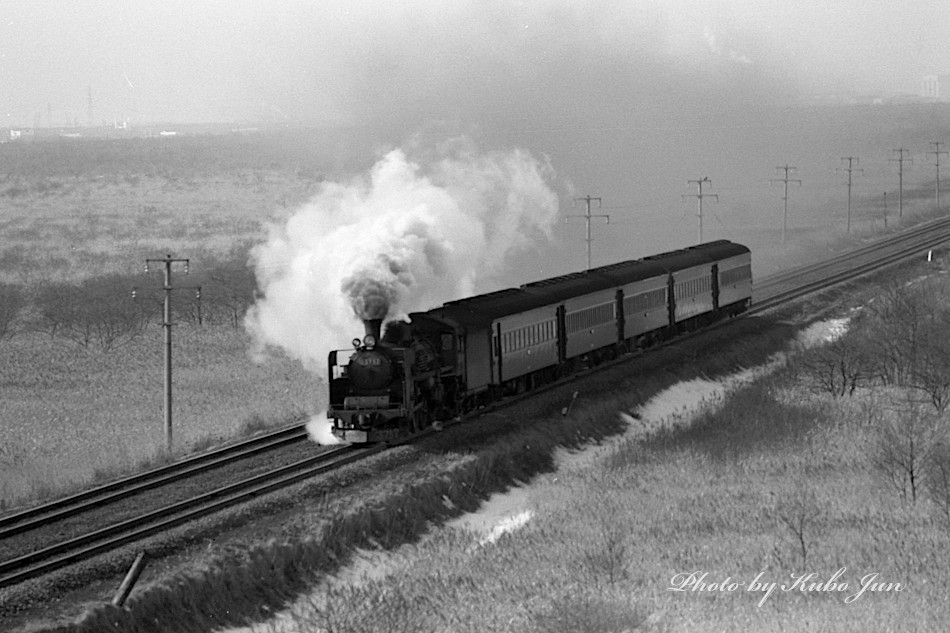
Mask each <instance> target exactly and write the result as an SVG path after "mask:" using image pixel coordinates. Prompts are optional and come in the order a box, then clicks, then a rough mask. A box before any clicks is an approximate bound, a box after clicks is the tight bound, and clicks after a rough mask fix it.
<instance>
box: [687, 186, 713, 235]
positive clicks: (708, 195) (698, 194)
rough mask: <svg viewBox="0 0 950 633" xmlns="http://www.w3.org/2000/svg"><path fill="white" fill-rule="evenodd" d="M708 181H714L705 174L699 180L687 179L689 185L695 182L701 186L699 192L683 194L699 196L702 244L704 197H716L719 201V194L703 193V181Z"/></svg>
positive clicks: (688, 196) (689, 196)
mask: <svg viewBox="0 0 950 633" xmlns="http://www.w3.org/2000/svg"><path fill="white" fill-rule="evenodd" d="M706 182H708V183H709V185H710V186H712V181H711V180H710V179H709V177H708V176H703V177H702V178H700V179H699V180H687V181H686V184H687V185H691V184H694V183H695V184H696V186H697V187H699V193H690V194H685V193H684V194H683V198H697V199H698V200H699V213H698V215H699V243H700V244H702V243H703V198H706V197H709V198H715V199H716V202H719V196H718V195H716V194H714V193H703V183H706Z"/></svg>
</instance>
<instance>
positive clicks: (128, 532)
mask: <svg viewBox="0 0 950 633" xmlns="http://www.w3.org/2000/svg"><path fill="white" fill-rule="evenodd" d="M386 448H387V447H386V446H385V445H375V446H370V447H355V446H351V445H345V446H340V447H337V448H334V449H331V450H329V451H327V452H324V453H321V454H319V455H315V456H313V457H309V458H307V459H303V460H300V461H298V462H295V463H293V464H288V465H286V466H283V467H281V468H279V469H277V470H274V471H270V472H268V473H264V474H261V475H256V476H254V477H250V478H248V479H245V480H242V481H238V482H235V483H233V484H229V485H227V486H224V487H222V488H219V489H217V490H212V491H211V492H207V493H205V494H202V495H199V496H197V497H194V498H192V499H188V500H186V501H182V502H179V503H174V504H171V505H169V506H166V507H164V508H160V509H158V510H154V511H152V512H149V513H147V514H145V515H142V516H141V517H137V518H135V519H129V520H127V521H123V522H121V523H117V524H115V525H112V526H109V527H107V528H103V529H101V530H97V531H96V532H92V533H89V534H85V535H83V536H80V537H77V538H74V539H71V540H69V541H64V542H62V543H57V544H56V545H53V546H50V547H47V548H45V549H42V550H37V551H35V552H31V553H29V554H26V555H24V556H20V557H19V558H16V559H13V560H9V561H5V562H2V563H0V574H4V575H3V576H0V587H7V586H10V585H14V584H17V583H20V582H23V581H24V580H28V579H30V578H34V577H36V576H41V575H44V574H47V573H49V572H52V571H55V570H57V569H60V568H62V567H66V566H68V565H71V564H73V563H76V562H78V561H80V560H83V559H86V558H89V557H90V556H93V555H95V554H99V553H102V552H106V551H110V550H113V549H115V548H117V547H120V546H122V545H126V544H129V543H132V542H135V541H138V540H140V539H142V538H145V537H147V536H151V535H153V534H156V533H158V532H162V531H165V530H168V529H171V528H173V527H176V526H179V525H182V524H185V523H188V522H190V521H194V520H195V519H198V518H200V517H203V516H205V515H208V514H211V513H214V512H217V511H219V510H222V509H224V508H227V507H230V506H233V505H235V504H238V503H241V502H244V501H248V500H251V499H254V498H255V497H258V496H260V495H262V494H266V493H268V492H272V491H274V490H278V489H281V488H285V487H287V486H290V485H292V484H294V483H298V482H300V481H303V480H304V479H307V478H309V477H312V476H313V475H316V474H320V473H323V472H326V471H329V470H333V469H336V468H339V467H340V466H343V465H345V464H349V463H352V462H355V461H358V460H360V459H364V458H365V457H368V456H369V455H372V454H375V453H379V452H381V451H383V450H386ZM54 557H55V558H54Z"/></svg>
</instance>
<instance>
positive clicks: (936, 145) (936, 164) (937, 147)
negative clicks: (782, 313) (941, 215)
mask: <svg viewBox="0 0 950 633" xmlns="http://www.w3.org/2000/svg"><path fill="white" fill-rule="evenodd" d="M930 144H931V145H933V146H934V151H932V152H927V153H928V154H933V155H934V158H935V159H936V161H935V162H934V167H936V168H937V211H939V210H940V155H941V154H944V155H946V154H947V152H946V150H941V149H940V146H941V145H943V144H944V143H943V141H930Z"/></svg>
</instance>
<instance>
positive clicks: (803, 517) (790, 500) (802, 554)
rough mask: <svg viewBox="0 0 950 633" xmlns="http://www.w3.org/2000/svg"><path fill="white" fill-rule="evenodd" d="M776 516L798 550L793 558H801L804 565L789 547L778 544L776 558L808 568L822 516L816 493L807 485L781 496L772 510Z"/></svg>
mask: <svg viewBox="0 0 950 633" xmlns="http://www.w3.org/2000/svg"><path fill="white" fill-rule="evenodd" d="M772 515H773V516H774V517H775V519H776V521H777V522H778V524H779V526H780V527H782V528H784V531H785V532H786V533H787V534H788V538H789V541H790V543H791V547H792V549H793V550H794V551H795V554H794V555H793V557H794V558H796V559H799V561H800V564H801V567H798V566H797V565H795V563H794V562H793V560H791V559H790V558H789V556H788V554H786V553H785V548H782V547H780V546H778V545H776V546H775V547H774V548H773V550H772V557H773V558H775V560H776V561H777V562H778V563H779V565H781V566H782V567H787V568H789V569H801V570H802V571H803V572H804V571H808V555H809V553H810V552H811V551H812V546H813V545H814V543H815V536H814V532H815V523H816V521H817V520H818V518H819V516H821V512H820V511H819V508H818V502H817V499H816V498H815V495H814V493H812V492H811V491H810V490H808V489H807V488H805V487H804V484H803V487H801V488H800V489H798V490H797V491H795V492H793V493H791V494H789V495H787V496H784V497H780V498H779V499H778V500H777V501H776V504H775V507H774V508H773V509H772Z"/></svg>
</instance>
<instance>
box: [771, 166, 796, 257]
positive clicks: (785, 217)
mask: <svg viewBox="0 0 950 633" xmlns="http://www.w3.org/2000/svg"><path fill="white" fill-rule="evenodd" d="M775 169H779V170H784V171H785V177H784V178H771V179H769V182H783V183H785V195H784V196H782V200H783V201H784V212H783V215H782V244H784V243H785V231H786V229H787V228H788V183H790V182H797V183H798V186H799V187H800V186H801V184H802V181H801V180H798V179H795V178H789V177H788V174H789V172H791V171H794V170H795V169H797V167H791V166H790V165H785V166H784V167H776V168H775Z"/></svg>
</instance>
